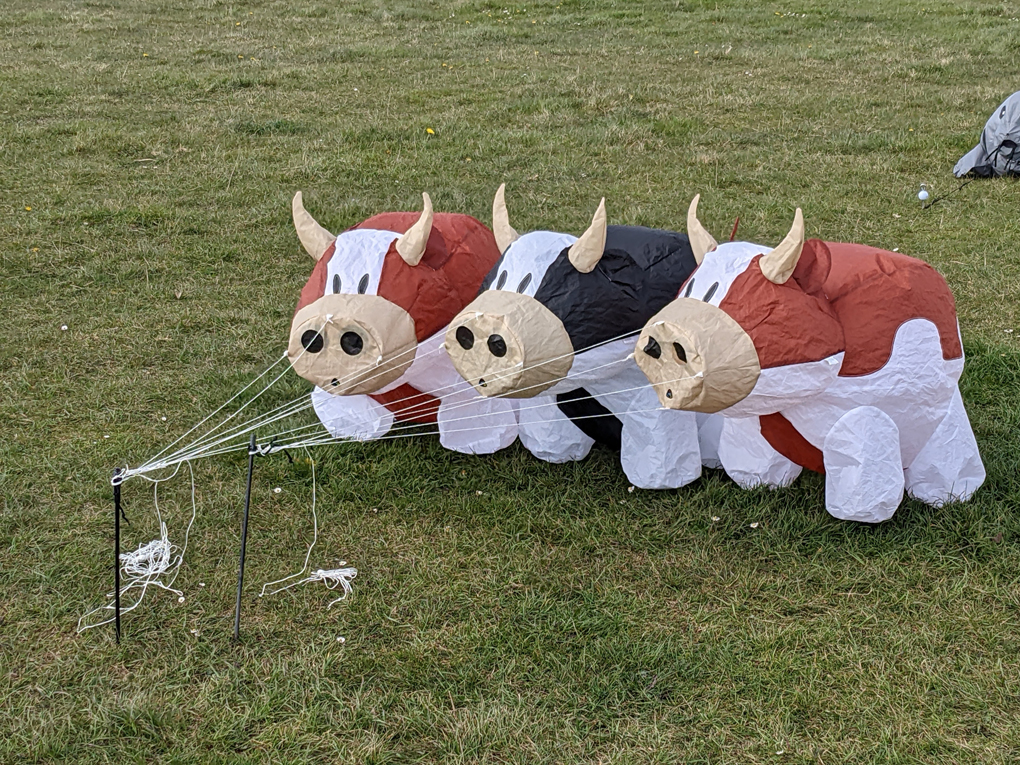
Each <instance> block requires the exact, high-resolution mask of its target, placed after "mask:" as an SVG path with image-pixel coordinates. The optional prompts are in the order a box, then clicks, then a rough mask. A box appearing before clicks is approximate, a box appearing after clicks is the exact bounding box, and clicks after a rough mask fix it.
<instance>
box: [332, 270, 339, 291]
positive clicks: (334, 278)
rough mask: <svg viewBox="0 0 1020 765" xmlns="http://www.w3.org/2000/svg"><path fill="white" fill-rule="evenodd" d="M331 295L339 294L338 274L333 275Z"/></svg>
mask: <svg viewBox="0 0 1020 765" xmlns="http://www.w3.org/2000/svg"><path fill="white" fill-rule="evenodd" d="M333 294H334V295H339V294H340V274H333Z"/></svg>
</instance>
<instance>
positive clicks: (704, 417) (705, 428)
mask: <svg viewBox="0 0 1020 765" xmlns="http://www.w3.org/2000/svg"><path fill="white" fill-rule="evenodd" d="M695 416H696V417H697V418H698V445H699V446H700V447H701V464H702V465H703V466H704V467H707V468H713V469H716V468H721V467H722V466H723V465H722V460H720V459H719V442H720V441H721V440H722V429H723V425H725V424H726V418H725V417H723V416H722V415H721V414H702V413H701V412H698V413H697V414H696V415H695Z"/></svg>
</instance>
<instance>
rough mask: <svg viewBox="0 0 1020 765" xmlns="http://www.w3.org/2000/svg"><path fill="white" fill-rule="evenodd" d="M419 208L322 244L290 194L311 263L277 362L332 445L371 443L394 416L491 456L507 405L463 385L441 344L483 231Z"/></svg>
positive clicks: (478, 271) (485, 257)
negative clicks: (291, 374) (290, 374)
mask: <svg viewBox="0 0 1020 765" xmlns="http://www.w3.org/2000/svg"><path fill="white" fill-rule="evenodd" d="M423 199H424V210H423V212H421V213H408V212H393V213H382V214H380V215H374V216H372V217H371V218H369V219H368V220H366V221H364V222H362V223H359V224H357V225H356V226H354V227H352V228H350V229H348V230H347V231H344V232H343V233H341V234H340V235H339V236H333V235H332V234H330V233H329V231H327V230H326V229H324V228H323V227H322V226H320V225H319V224H318V223H316V221H315V220H314V219H313V218H312V216H311V215H309V214H308V212H306V211H305V208H304V206H303V204H302V199H301V192H298V193H297V194H296V195H295V196H294V202H293V215H294V226H295V228H296V229H297V233H298V238H299V239H300V240H301V244H302V245H303V246H304V248H305V250H307V252H308V253H309V254H310V255H311V256H312V257H313V258H315V260H316V264H315V268H314V269H313V271H312V275H311V277H310V278H309V280H308V283H307V284H306V285H305V287H304V289H303V290H302V291H301V298H300V301H299V302H298V305H297V310H296V311H295V313H294V319H293V322H292V324H291V332H290V344H289V347H288V350H287V355H288V357H289V359H290V362H291V364H292V365H293V367H294V369H295V370H296V371H297V373H298V374H299V375H301V376H302V377H304V378H305V379H307V380H309V381H310V382H312V383H313V384H315V386H316V388H315V390H314V392H313V393H312V401H313V404H314V407H315V411H316V413H317V414H318V416H319V419H320V420H321V421H322V423H323V424H324V425H325V427H326V429H327V430H328V431H329V432H330V433H331V434H332V435H333V436H334V437H337V438H357V439H371V438H379V437H381V436H383V435H385V434H386V433H387V432H388V431H389V430H390V428H391V426H392V425H393V423H394V420H395V419H396V420H404V421H408V422H413V423H438V426H439V431H440V441H441V443H442V444H443V445H444V446H446V447H447V448H450V449H455V450H457V451H462V452H467V453H488V452H493V451H496V450H497V449H501V448H503V447H505V446H508V445H509V444H510V443H512V442H513V440H514V438H515V437H516V417H515V415H514V412H513V407H512V405H511V404H510V402H507V401H488V400H486V399H484V398H481V397H479V396H478V395H477V394H475V393H474V391H473V390H471V389H470V388H468V386H466V385H464V382H463V380H462V379H461V378H460V376H459V375H457V373H456V371H455V370H454V369H453V367H452V365H451V364H450V360H449V357H448V356H447V355H446V353H445V351H444V350H443V349H442V339H443V330H444V329H445V328H446V325H447V324H448V323H449V321H450V319H452V318H453V316H454V315H455V314H456V313H457V312H458V311H459V310H460V309H461V308H463V307H464V306H465V305H466V304H467V303H468V302H469V301H470V300H471V299H472V298H473V297H474V296H475V295H476V294H477V293H478V288H479V285H480V284H481V282H482V279H483V278H484V276H485V274H486V273H488V272H489V270H490V269H491V268H492V266H493V264H494V263H495V262H496V261H497V260H498V259H499V250H498V249H497V248H496V242H495V239H494V238H493V236H492V233H491V232H490V231H489V229H488V228H486V227H485V226H484V225H483V224H481V223H480V222H478V221H477V220H475V219H474V218H472V217H470V216H468V215H457V214H451V213H436V214H433V211H432V202H431V200H430V199H429V196H428V194H424V195H423ZM429 392H431V393H433V394H435V395H430V393H429ZM490 426H491V427H490Z"/></svg>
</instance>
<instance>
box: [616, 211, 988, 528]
mask: <svg viewBox="0 0 1020 765" xmlns="http://www.w3.org/2000/svg"><path fill="white" fill-rule="evenodd" d="M697 204H698V197H695V198H694V201H693V202H692V203H691V207H690V210H689V212H688V219H687V227H688V234H689V236H690V237H691V244H692V247H693V249H694V254H695V257H696V258H697V260H698V262H699V264H700V265H699V266H698V269H697V270H696V271H695V272H694V274H693V275H692V276H691V278H690V279H689V280H688V282H687V284H686V285H685V286H684V288H683V290H682V292H681V297H679V298H678V299H676V300H675V301H673V302H672V303H670V304H669V305H668V306H666V307H665V308H664V309H663V310H661V311H660V312H659V313H658V314H656V315H655V316H654V317H652V319H651V320H650V321H649V322H648V324H647V325H646V326H645V329H644V331H643V332H642V333H641V336H640V338H639V339H638V344H637V349H636V351H635V358H636V359H637V362H638V364H639V366H640V367H641V369H642V370H643V371H644V372H645V374H646V375H647V376H648V379H649V380H650V381H651V382H652V384H653V385H654V386H655V390H656V393H658V395H659V400H660V401H661V402H662V403H663V405H665V406H668V407H671V408H674V409H686V410H690V411H695V412H720V413H722V414H723V415H725V417H726V419H725V420H724V425H723V428H722V433H721V436H720V443H719V447H718V448H719V456H720V459H721V461H722V464H723V467H724V468H725V469H726V471H727V473H729V475H730V476H732V477H733V478H734V479H735V480H736V481H737V482H738V483H739V484H741V485H743V486H753V485H760V484H765V485H770V486H782V485H786V484H788V483H789V482H791V481H792V480H793V479H794V478H795V477H796V476H797V475H798V474H799V472H800V470H801V468H802V467H806V468H809V469H811V470H815V471H818V472H824V473H825V506H826V508H827V509H828V511H829V512H830V513H831V514H832V515H834V516H835V517H837V518H842V519H847V520H856V521H865V522H869V523H875V522H879V521H883V520H886V519H887V518H889V517H891V516H892V515H893V513H894V512H895V511H896V508H897V507H898V506H899V504H900V501H901V500H902V498H903V491H904V488H905V489H906V491H907V492H908V493H909V494H910V495H911V496H913V497H915V498H917V499H920V500H922V501H924V502H927V503H928V504H931V505H935V506H940V505H942V504H944V503H946V502H950V501H954V500H966V499H968V498H969V497H970V496H971V495H972V494H973V493H974V491H975V490H976V489H977V488H978V487H979V486H980V485H981V483H982V482H983V481H984V478H985V471H984V467H983V465H982V463H981V457H980V455H979V454H978V448H977V443H976V442H975V440H974V434H973V433H972V431H971V427H970V422H969V420H968V419H967V413H966V412H965V411H964V408H963V401H962V399H961V398H960V391H959V389H958V388H957V381H958V380H959V378H960V374H961V372H962V371H963V347H962V344H961V341H960V332H959V327H958V325H957V321H956V309H955V305H954V302H953V296H952V294H951V293H950V291H949V287H948V286H947V285H946V283H945V281H944V280H943V279H942V277H941V276H940V275H939V274H938V273H937V272H936V271H935V270H934V269H933V268H932V267H931V266H929V265H928V264H926V263H924V262H922V261H920V260H916V259H914V258H910V257H907V256H905V255H899V254H896V253H893V252H886V251H884V250H879V249H876V248H874V247H867V246H863V245H858V244H838V243H834V242H823V241H820V240H817V239H810V240H808V241H807V242H805V241H804V221H803V217H802V215H801V211H800V210H799V209H798V210H797V213H796V217H795V219H794V224H793V229H792V230H791V231H790V233H789V235H788V236H787V237H786V239H784V240H783V242H782V243H781V244H780V245H779V246H778V247H776V248H775V249H774V250H771V251H769V249H768V248H763V247H761V246H759V245H755V244H750V243H747V242H729V243H724V244H720V245H716V242H715V240H714V239H712V237H711V235H710V234H708V232H707V231H705V229H704V228H702V226H701V224H700V223H699V222H698V218H697Z"/></svg>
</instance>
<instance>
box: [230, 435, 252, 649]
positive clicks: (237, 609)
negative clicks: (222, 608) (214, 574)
mask: <svg viewBox="0 0 1020 765" xmlns="http://www.w3.org/2000/svg"><path fill="white" fill-rule="evenodd" d="M255 454H256V449H255V434H254V433H252V436H251V442H250V443H249V444H248V488H247V489H245V492H244V515H243V516H242V517H241V561H240V563H239V565H238V569H237V603H236V604H235V605H234V640H235V641H236V640H240V639H241V589H242V588H243V587H244V549H245V546H246V545H247V544H248V510H249V508H250V507H251V476H252V473H253V472H254V470H255Z"/></svg>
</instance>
